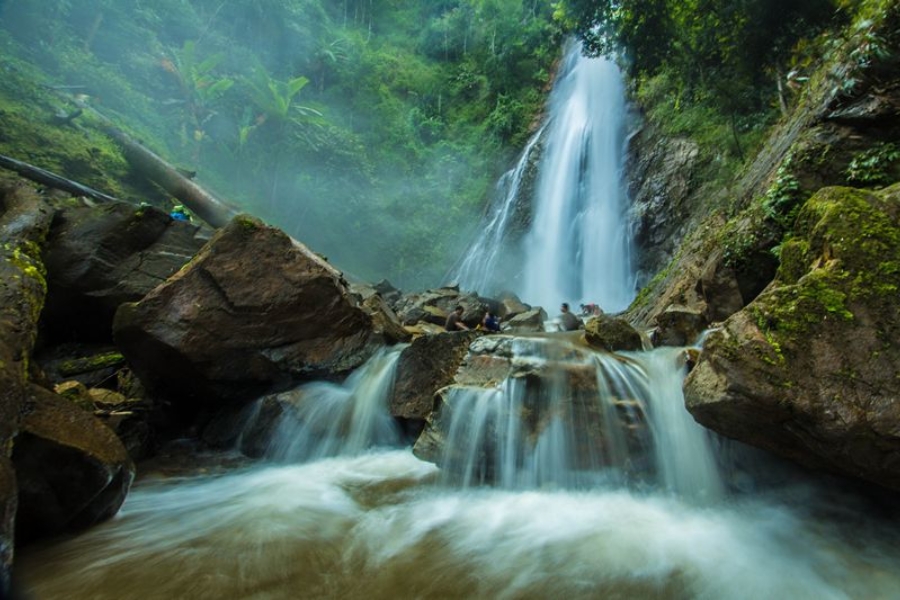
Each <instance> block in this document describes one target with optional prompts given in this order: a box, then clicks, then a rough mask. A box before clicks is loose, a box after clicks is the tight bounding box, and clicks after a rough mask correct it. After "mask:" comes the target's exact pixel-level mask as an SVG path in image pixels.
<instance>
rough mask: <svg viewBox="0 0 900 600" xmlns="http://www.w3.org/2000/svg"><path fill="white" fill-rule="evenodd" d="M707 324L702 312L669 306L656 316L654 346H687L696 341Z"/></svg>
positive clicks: (684, 307)
mask: <svg viewBox="0 0 900 600" xmlns="http://www.w3.org/2000/svg"><path fill="white" fill-rule="evenodd" d="M708 324H709V323H708V322H707V321H706V317H705V316H704V314H703V313H702V312H700V311H699V310H697V309H691V308H688V307H686V306H670V307H668V308H667V309H666V310H664V311H663V312H661V313H660V314H658V315H656V326H657V331H656V335H655V338H654V340H653V344H654V345H655V346H688V345H690V344H693V343H694V342H695V341H697V338H699V337H700V334H701V333H703V331H704V330H705V329H706V327H707V325H708Z"/></svg>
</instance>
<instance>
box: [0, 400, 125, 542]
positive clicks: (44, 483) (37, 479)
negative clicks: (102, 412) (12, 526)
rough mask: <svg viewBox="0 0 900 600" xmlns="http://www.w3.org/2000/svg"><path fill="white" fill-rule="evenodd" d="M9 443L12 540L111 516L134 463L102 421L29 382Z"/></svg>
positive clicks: (82, 525) (25, 539)
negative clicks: (15, 489) (14, 492)
mask: <svg viewBox="0 0 900 600" xmlns="http://www.w3.org/2000/svg"><path fill="white" fill-rule="evenodd" d="M23 414H24V416H23V418H22V424H21V432H20V433H19V435H18V436H17V437H16V440H15V446H14V448H13V456H12V459H13V463H14V465H15V469H16V476H17V479H18V484H19V509H18V512H17V515H16V541H17V543H27V542H29V541H33V540H36V539H39V538H43V537H48V536H53V535H58V534H60V533H63V532H65V531H75V530H79V529H83V528H85V527H89V526H91V525H93V524H95V523H98V522H100V521H103V520H105V519H108V518H110V517H112V516H113V515H114V514H115V513H116V512H117V511H118V510H119V507H120V506H121V505H122V502H124V500H125V496H126V494H127V493H128V489H129V488H130V486H131V482H132V480H133V479H134V464H133V463H132V462H131V459H130V458H129V456H128V453H127V452H126V451H125V447H124V446H123V445H122V443H121V442H120V441H119V438H117V437H116V435H115V434H114V433H113V432H112V430H110V429H109V428H108V427H107V426H106V425H104V424H103V423H101V422H100V421H99V420H97V419H96V418H95V417H94V416H92V415H91V414H90V413H87V412H85V411H83V410H81V409H79V408H77V407H75V406H73V405H72V404H71V403H70V402H68V401H67V400H65V399H63V398H61V397H59V396H57V395H56V394H54V393H53V392H51V391H49V390H45V389H43V388H41V387H38V386H35V385H32V386H30V388H29V398H28V400H27V401H26V406H25V408H24V413H23Z"/></svg>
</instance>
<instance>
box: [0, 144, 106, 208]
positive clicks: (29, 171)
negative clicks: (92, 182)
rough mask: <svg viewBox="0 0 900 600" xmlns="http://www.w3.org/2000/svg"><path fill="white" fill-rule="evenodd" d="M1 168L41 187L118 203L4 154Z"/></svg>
mask: <svg viewBox="0 0 900 600" xmlns="http://www.w3.org/2000/svg"><path fill="white" fill-rule="evenodd" d="M0 167H3V168H4V169H9V170H10V171H15V172H16V173H18V174H19V175H21V176H22V177H24V178H25V179H30V180H31V181H34V182H37V183H40V184H41V185H46V186H50V187H52V188H54V189H57V190H63V191H64V192H69V193H70V194H76V195H78V196H87V197H88V198H92V199H94V200H99V201H100V202H118V199H117V198H114V197H112V196H110V195H108V194H104V193H103V192H98V191H97V190H95V189H93V188H89V187H87V186H86V185H82V184H80V183H78V182H77V181H72V180H71V179H66V178H65V177H61V176H59V175H57V174H56V173H51V172H50V171H46V170H44V169H42V168H40V167H35V166H34V165H29V164H28V163H24V162H22V161H20V160H16V159H14V158H10V157H8V156H4V155H2V154H0Z"/></svg>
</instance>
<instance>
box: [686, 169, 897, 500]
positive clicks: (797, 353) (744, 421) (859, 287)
mask: <svg viewBox="0 0 900 600" xmlns="http://www.w3.org/2000/svg"><path fill="white" fill-rule="evenodd" d="M781 261H782V262H781V267H780V269H779V271H778V275H777V277H776V279H775V280H774V281H773V283H772V284H771V285H770V286H769V287H768V288H767V289H766V290H765V291H764V292H763V293H762V294H761V295H760V296H759V297H758V298H757V299H756V300H755V301H754V302H753V303H751V304H750V305H749V306H747V307H746V308H745V309H743V310H742V311H740V312H739V313H737V314H735V315H734V316H732V317H731V318H729V319H728V320H727V321H725V323H724V324H723V326H722V328H721V329H720V330H719V331H716V332H714V333H712V334H711V335H710V336H709V338H708V340H707V341H706V344H705V347H704V351H703V353H702V355H701V357H700V361H699V363H698V364H697V366H696V367H695V368H694V370H693V371H692V372H691V373H690V375H689V376H688V378H687V380H686V382H685V398H686V403H687V407H688V409H689V410H690V412H691V413H692V414H693V416H694V418H695V419H696V420H697V421H699V422H700V423H702V424H703V425H706V426H707V427H709V428H711V429H713V430H715V431H718V432H719V433H721V434H724V435H726V436H728V437H731V438H735V439H737V440H740V441H743V442H746V443H748V444H751V445H754V446H758V447H760V448H764V449H766V450H770V451H773V452H775V453H777V454H781V455H782V456H786V457H788V458H791V459H793V460H795V461H797V462H800V463H802V464H804V465H807V466H811V467H816V468H823V469H827V470H830V471H833V472H837V473H840V474H844V475H849V476H852V477H858V478H862V479H865V480H868V481H871V482H874V483H876V484H879V485H882V486H885V487H888V488H892V489H894V490H900V377H898V375H897V374H898V373H900V308H898V307H900V302H898V295H900V185H895V186H893V187H891V188H888V189H886V190H883V191H881V192H867V191H860V190H855V189H850V188H825V189H822V190H821V191H819V192H818V193H817V194H815V195H814V196H813V197H812V198H811V199H810V200H809V201H808V202H807V203H806V204H805V205H804V207H803V208H802V210H801V212H800V214H799V216H798V218H797V222H796V225H795V229H794V236H793V237H792V238H791V239H790V240H788V241H787V242H786V243H785V244H784V246H783V247H782V250H781Z"/></svg>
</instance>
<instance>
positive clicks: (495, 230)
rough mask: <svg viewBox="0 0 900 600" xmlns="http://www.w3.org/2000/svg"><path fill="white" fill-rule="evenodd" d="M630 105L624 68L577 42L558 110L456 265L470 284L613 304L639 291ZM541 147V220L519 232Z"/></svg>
mask: <svg viewBox="0 0 900 600" xmlns="http://www.w3.org/2000/svg"><path fill="white" fill-rule="evenodd" d="M626 116H627V105H626V102H625V90H624V83H623V81H622V74H621V72H620V70H619V69H618V67H617V66H616V64H615V63H614V62H613V61H611V60H609V59H606V58H588V57H585V56H583V55H582V53H581V47H580V46H579V45H578V44H571V45H570V46H569V47H568V49H567V51H566V54H565V60H564V63H563V66H562V68H561V70H560V74H559V77H558V79H557V81H556V83H555V85H554V88H553V91H552V92H551V95H550V101H549V106H548V118H547V122H546V124H545V125H544V127H542V128H541V130H540V131H539V132H538V133H537V134H536V135H535V136H534V137H533V138H532V140H531V142H530V143H529V144H528V146H527V147H526V149H525V151H524V152H523V153H522V156H521V159H520V161H519V163H518V164H517V166H516V167H515V168H514V169H513V170H512V171H511V172H510V173H509V174H507V175H506V176H505V177H504V180H503V181H502V185H501V186H499V190H500V193H498V194H497V197H496V199H495V203H494V206H493V207H492V209H491V211H490V213H489V215H488V218H487V220H486V222H485V224H484V226H483V229H482V233H481V235H480V237H479V238H478V239H477V240H476V241H475V242H474V244H473V245H472V246H471V248H470V249H469V251H468V252H467V253H466V256H465V258H464V260H463V261H462V262H461V263H460V267H459V269H458V270H457V272H456V274H455V275H456V277H455V278H456V280H457V281H458V282H459V283H460V285H461V286H462V287H463V288H465V289H472V290H476V291H478V292H480V293H483V294H488V295H490V294H491V293H493V292H497V291H499V290H507V289H508V290H512V291H514V292H516V293H517V294H518V295H519V296H520V297H521V298H522V299H523V300H524V301H526V302H528V303H529V304H534V305H539V306H543V307H545V308H546V309H548V310H553V309H555V308H556V307H557V306H558V305H559V304H560V303H562V302H569V303H584V304H588V303H595V304H599V305H600V306H601V307H602V308H603V309H604V310H605V311H607V312H618V311H621V310H624V309H625V308H627V307H628V304H629V303H630V302H631V300H632V299H633V298H634V294H635V289H634V287H635V275H634V272H633V266H632V265H633V261H632V243H631V234H630V228H629V225H628V220H627V218H626V215H627V211H628V208H629V202H628V194H627V191H626V186H625V183H624V176H625V174H624V164H625V140H626ZM538 147H539V148H540V161H539V163H538V173H537V180H536V185H535V189H534V197H533V198H532V199H531V201H530V211H531V220H530V221H531V224H530V228H529V230H528V231H527V233H526V234H525V235H524V236H523V237H522V238H521V239H519V240H516V239H514V237H515V236H514V231H513V229H514V228H515V227H516V226H517V223H516V222H515V220H514V219H511V218H510V215H512V214H514V213H515V212H516V210H517V207H519V206H521V204H522V203H523V202H527V200H528V199H525V198H523V197H522V193H523V190H522V188H521V182H522V172H523V171H524V169H525V168H526V166H527V164H528V163H529V162H530V161H532V160H533V153H534V152H535V149H536V148H538ZM506 255H510V256H512V257H513V258H512V259H507V260H503V258H502V257H503V256H506Z"/></svg>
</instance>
